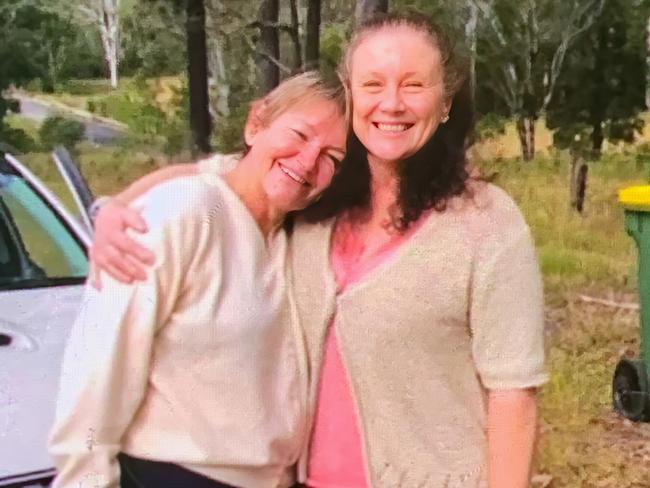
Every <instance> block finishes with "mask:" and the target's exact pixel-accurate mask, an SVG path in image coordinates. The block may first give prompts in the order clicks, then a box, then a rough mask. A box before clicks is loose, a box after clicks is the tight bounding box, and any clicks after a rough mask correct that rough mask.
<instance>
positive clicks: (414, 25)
mask: <svg viewBox="0 0 650 488" xmlns="http://www.w3.org/2000/svg"><path fill="white" fill-rule="evenodd" d="M391 28H392V29H399V28H405V29H410V30H412V31H413V32H418V33H421V34H424V35H425V36H426V37H427V39H428V40H429V42H430V43H431V45H432V46H433V47H434V48H435V49H437V50H438V51H439V52H440V61H441V64H442V71H443V82H444V85H445V96H446V97H447V98H448V99H450V100H451V99H452V98H453V96H454V94H456V92H457V91H458V90H459V89H460V87H461V86H462V84H463V82H464V81H465V78H466V69H465V67H464V66H463V63H462V61H460V60H459V59H458V56H457V54H456V52H455V50H454V46H453V44H452V42H451V40H450V39H449V36H448V35H447V33H446V32H445V31H444V30H443V29H442V27H440V26H439V25H437V24H436V23H434V22H433V21H432V20H431V19H430V18H428V17H427V16H425V15H423V14H419V13H409V14H381V13H380V14H375V15H374V16H372V17H370V18H369V19H367V20H366V21H364V22H362V23H361V24H360V25H359V26H357V27H356V28H355V30H354V32H353V34H352V38H351V39H350V42H349V43H348V45H347V47H346V49H345V52H344V54H343V57H342V58H341V62H340V64H339V76H340V77H341V79H342V80H343V82H344V83H345V85H346V87H348V88H349V86H350V75H351V71H352V70H351V68H352V58H353V56H354V52H355V51H356V50H357V48H358V47H359V45H360V44H361V43H362V42H363V41H365V40H366V39H367V38H368V37H369V36H370V35H372V34H375V33H377V32H379V31H381V30H384V29H391Z"/></svg>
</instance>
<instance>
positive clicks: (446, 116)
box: [440, 98, 451, 124]
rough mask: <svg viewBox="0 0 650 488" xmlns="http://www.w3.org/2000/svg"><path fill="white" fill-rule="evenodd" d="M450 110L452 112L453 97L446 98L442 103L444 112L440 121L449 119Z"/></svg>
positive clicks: (443, 121)
mask: <svg viewBox="0 0 650 488" xmlns="http://www.w3.org/2000/svg"><path fill="white" fill-rule="evenodd" d="M449 112H451V98H449V99H447V100H445V102H444V103H443V105H442V114H441V116H440V121H441V122H442V123H443V124H444V123H445V122H447V121H448V120H449Z"/></svg>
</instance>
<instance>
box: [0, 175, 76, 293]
mask: <svg viewBox="0 0 650 488" xmlns="http://www.w3.org/2000/svg"><path fill="white" fill-rule="evenodd" d="M0 239H2V241H1V242H0V267H1V268H2V269H0V286H2V285H3V284H4V285H7V284H10V285H11V287H12V288H15V287H21V284H24V285H25V287H29V286H43V285H47V284H58V283H60V282H61V280H66V279H68V280H69V279H74V278H76V279H83V278H84V277H85V276H86V274H87V272H88V262H87V258H86V255H85V254H84V251H83V248H82V247H81V245H80V244H79V242H77V240H76V239H75V238H74V237H73V235H72V234H71V233H70V231H69V230H68V228H67V227H66V226H65V225H64V224H63V222H62V221H61V220H60V219H59V217H58V216H57V214H56V213H55V212H54V211H52V209H51V208H50V207H49V206H48V205H47V204H46V203H45V202H44V201H43V200H42V199H41V198H40V197H39V195H38V194H37V193H35V192H34V191H33V190H32V189H31V188H30V187H29V185H28V184H27V183H26V182H25V181H24V180H23V179H22V178H20V177H18V176H13V175H4V174H0Z"/></svg>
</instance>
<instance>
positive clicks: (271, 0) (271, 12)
mask: <svg viewBox="0 0 650 488" xmlns="http://www.w3.org/2000/svg"><path fill="white" fill-rule="evenodd" d="M278 12H279V5H278V0H262V4H261V6H260V18H261V21H262V27H261V35H260V52H259V53H258V58H257V65H258V67H259V71H260V88H261V90H262V92H263V93H264V94H266V93H268V92H270V91H271V90H273V88H275V87H276V86H278V85H279V84H280V68H279V67H278V65H277V64H276V63H275V62H274V61H279V59H280V41H279V36H278V29H277V28H276V25H277V23H278Z"/></svg>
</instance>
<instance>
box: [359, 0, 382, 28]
mask: <svg viewBox="0 0 650 488" xmlns="http://www.w3.org/2000/svg"><path fill="white" fill-rule="evenodd" d="M379 12H384V13H386V12H388V0H357V9H356V12H355V15H354V18H355V20H356V22H357V24H358V23H360V22H363V21H364V20H365V19H367V18H368V17H371V16H372V15H374V14H376V13H379Z"/></svg>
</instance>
